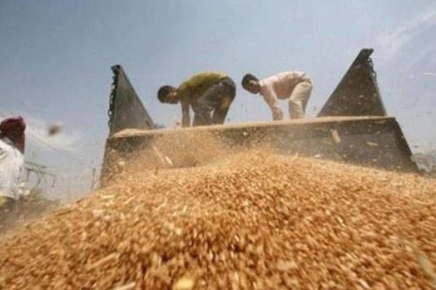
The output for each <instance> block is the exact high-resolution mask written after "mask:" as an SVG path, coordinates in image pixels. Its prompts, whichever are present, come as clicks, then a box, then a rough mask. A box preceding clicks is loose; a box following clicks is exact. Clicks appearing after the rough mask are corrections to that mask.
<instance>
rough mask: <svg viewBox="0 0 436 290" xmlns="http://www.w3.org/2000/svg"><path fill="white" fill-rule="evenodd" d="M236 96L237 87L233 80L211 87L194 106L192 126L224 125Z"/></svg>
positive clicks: (223, 81)
mask: <svg viewBox="0 0 436 290" xmlns="http://www.w3.org/2000/svg"><path fill="white" fill-rule="evenodd" d="M235 95H236V85H235V83H234V82H233V80H232V79H231V78H225V79H223V80H222V81H221V82H219V83H217V84H215V85H213V86H211V87H210V88H209V89H208V90H207V91H206V92H205V93H204V94H203V95H202V96H201V97H200V98H199V99H198V100H197V101H196V102H195V103H194V104H192V109H193V110H194V113H195V115H194V121H193V123H192V126H205V125H206V126H207V125H213V124H223V123H224V121H225V119H226V116H227V113H228V111H229V107H230V105H231V104H232V102H233V99H234V98H235Z"/></svg>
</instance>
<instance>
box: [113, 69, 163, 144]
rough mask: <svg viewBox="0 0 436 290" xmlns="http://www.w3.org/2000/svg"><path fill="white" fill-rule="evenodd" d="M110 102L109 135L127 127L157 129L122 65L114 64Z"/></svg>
mask: <svg viewBox="0 0 436 290" xmlns="http://www.w3.org/2000/svg"><path fill="white" fill-rule="evenodd" d="M112 72H113V73H114V76H113V83H112V90H111V95H110V102H109V113H108V114H109V122H108V123H109V124H108V125H109V135H110V136H111V135H113V134H115V133H116V132H119V131H121V130H124V129H127V128H135V129H144V130H147V129H155V128H156V125H155V123H154V122H153V120H152V118H151V117H150V115H149V114H148V112H147V110H146V109H145V107H144V105H143V104H142V102H141V100H140V99H139V97H138V95H137V94H136V92H135V89H134V88H133V86H132V84H131V83H130V81H129V79H128V77H127V75H126V73H125V72H124V70H123V68H122V66H121V65H114V66H112Z"/></svg>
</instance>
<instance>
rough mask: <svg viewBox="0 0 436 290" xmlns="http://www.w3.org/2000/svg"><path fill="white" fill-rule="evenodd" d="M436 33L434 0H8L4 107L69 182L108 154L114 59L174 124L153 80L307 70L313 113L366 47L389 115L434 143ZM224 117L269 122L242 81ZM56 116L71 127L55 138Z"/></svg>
mask: <svg viewBox="0 0 436 290" xmlns="http://www.w3.org/2000/svg"><path fill="white" fill-rule="evenodd" d="M330 2H331V3H330ZM434 35H436V2H435V1H430V0H418V1H406V0H402V1H398V0H385V1H379V0H377V1H376V0H368V1H359V2H358V1H346V0H336V1H321V0H315V1H291V0H270V1H253V0H221V1H212V0H201V1H199V0H183V1H182V0H149V1H141V0H130V1H120V0H118V1H115V0H94V1H89V0H87V1H85V0H75V1H68V0H56V1H54V0H39V1H28V0H1V1H0V37H1V40H2V41H1V43H2V44H1V45H0V65H1V70H0V88H1V90H0V116H1V117H4V116H9V115H17V114H21V115H23V116H24V117H25V118H26V120H27V123H28V139H27V140H28V146H27V152H26V159H27V160H30V161H35V162H39V163H42V164H45V165H47V166H49V169H50V170H51V171H54V172H56V173H57V174H58V175H59V178H61V179H62V178H64V179H65V180H67V179H71V176H78V175H79V174H87V175H89V172H90V171H91V170H92V169H93V168H97V169H98V168H99V166H100V164H101V161H102V154H103V149H104V142H105V138H106V137H107V134H108V127H107V120H108V117H107V110H108V100H109V93H110V85H111V81H112V72H111V70H110V67H111V66H112V65H114V64H121V65H122V66H123V67H124V69H125V71H126V72H127V74H128V76H129V78H130V81H131V82H132V84H133V86H134V87H135V89H136V91H137V93H138V95H139V96H140V97H141V99H142V101H143V103H144V104H145V106H146V108H147V109H148V111H149V113H150V114H151V116H152V117H153V119H154V120H155V122H157V123H163V124H165V125H167V126H171V125H172V124H173V123H175V122H176V120H177V119H178V118H180V108H179V107H178V106H168V105H162V104H160V103H159V102H158V101H157V100H156V97H155V96H156V90H157V89H158V88H159V87H160V86H161V85H163V84H172V85H178V84H179V83H180V82H182V81H183V80H184V79H186V78H187V77H189V76H190V75H192V74H195V73H198V72H201V71H205V70H211V69H213V70H222V71H224V72H226V73H228V74H229V75H230V76H231V77H232V78H233V79H234V80H235V81H236V82H237V83H238V84H239V83H240V79H241V77H242V75H243V74H244V73H246V72H251V73H254V74H255V75H257V76H259V77H266V76H269V75H272V74H274V73H277V72H280V71H286V70H294V69H295V70H303V71H306V72H307V73H308V74H309V75H311V77H312V79H313V80H314V84H315V87H314V90H313V93H312V96H311V99H310V100H309V104H308V112H307V114H308V116H309V117H311V116H315V115H316V113H317V112H318V110H319V109H320V108H321V107H322V105H323V104H324V102H325V101H326V100H327V98H328V96H329V95H330V94H331V92H332V91H333V90H334V88H335V87H336V85H337V84H338V82H339V81H340V79H341V78H342V76H343V75H344V73H345V72H346V70H347V69H348V67H349V66H350V64H351V62H352V61H353V60H354V58H355V57H356V55H357V54H358V52H359V51H360V49H361V48H366V47H371V48H374V49H375V52H374V53H373V55H372V58H373V61H374V64H375V69H376V71H377V74H378V82H379V87H380V91H381V93H382V97H383V100H384V102H385V106H386V109H387V111H388V113H389V115H391V116H395V117H397V119H398V121H399V122H400V125H401V127H402V129H403V131H404V133H405V134H406V137H407V140H408V142H409V144H410V146H411V148H412V150H413V151H414V152H422V151H424V152H425V151H429V150H433V149H436V130H435V129H434V125H433V124H436V112H435V104H436V101H435V98H436V96H435V92H436V40H434V39H435V38H434ZM228 117H229V119H230V122H249V121H267V120H270V119H271V113H270V111H269V109H268V107H267V106H266V105H265V103H264V102H263V100H262V99H261V98H260V97H258V96H253V95H250V94H248V93H246V92H245V91H243V90H242V89H241V88H240V86H239V87H238V92H237V98H236V99H235V101H234V104H233V106H232V107H231V110H230V112H229V115H228ZM52 122H61V123H62V124H63V125H64V127H63V131H62V132H61V133H60V134H58V135H56V136H54V137H49V136H47V134H46V133H45V130H46V127H47V125H48V124H50V123H52ZM75 182H77V179H76V180H75ZM68 187H69V185H68V186H66V188H68Z"/></svg>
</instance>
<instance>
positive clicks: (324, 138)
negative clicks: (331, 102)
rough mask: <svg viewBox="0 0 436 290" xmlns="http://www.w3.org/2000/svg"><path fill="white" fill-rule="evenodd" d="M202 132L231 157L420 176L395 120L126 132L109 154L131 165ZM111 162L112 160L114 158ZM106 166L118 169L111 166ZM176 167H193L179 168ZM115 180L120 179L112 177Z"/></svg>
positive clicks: (167, 151) (335, 120)
mask: <svg viewBox="0 0 436 290" xmlns="http://www.w3.org/2000/svg"><path fill="white" fill-rule="evenodd" d="M201 132H208V133H210V134H211V135H212V136H214V137H216V139H217V140H219V142H220V144H222V146H223V148H224V149H229V150H228V152H229V153H230V152H233V150H235V149H238V148H243V149H249V148H258V147H259V146H260V147H267V148H269V149H271V150H273V151H274V152H277V153H278V154H283V155H289V154H299V155H300V156H307V157H315V158H321V159H328V160H335V161H339V162H345V163H352V164H356V165H361V166H365V167H373V168H379V169H386V170H393V171H403V172H418V171H419V170H418V167H417V166H416V164H415V163H414V162H413V160H412V153H411V151H410V149H409V147H408V145H407V142H406V140H405V138H404V136H403V134H402V132H401V129H400V127H399V125H398V123H397V121H396V120H395V118H392V117H322V118H315V119H313V120H305V121H300V120H291V121H282V122H269V123H256V124H234V125H220V126H204V127H196V128H187V129H163V130H151V131H138V132H136V133H130V132H129V133H128V134H126V135H123V132H120V134H117V135H115V136H114V137H112V138H109V139H108V142H107V146H108V151H109V152H112V153H113V154H115V155H116V156H117V158H121V159H122V160H123V161H124V162H125V164H128V163H129V161H133V160H135V158H136V154H140V152H141V150H147V149H150V150H151V148H152V146H153V144H154V142H155V141H156V140H158V139H159V138H165V136H167V137H170V138H169V139H170V140H183V138H185V137H186V136H187V135H186V134H201ZM183 146H184V144H183V142H180V143H178V142H174V143H173V144H170V146H169V147H168V148H167V149H163V150H164V151H163V152H162V153H163V154H165V155H166V156H168V157H169V158H170V159H171V158H172V157H175V155H174V154H178V153H177V152H182V151H183V150H184V149H183V148H182V147H183ZM205 146H206V147H207V144H205ZM179 147H180V148H179ZM107 157H108V160H110V155H108V156H107ZM175 159H177V158H175ZM119 160H120V159H117V162H119ZM105 166H107V168H114V166H111V164H110V162H108V163H107V164H106V165H105ZM174 167H187V166H185V165H184V164H174ZM188 167H189V166H188ZM107 172H109V171H107ZM110 174H111V175H116V174H117V173H116V172H113V171H112V172H110ZM102 184H104V182H102Z"/></svg>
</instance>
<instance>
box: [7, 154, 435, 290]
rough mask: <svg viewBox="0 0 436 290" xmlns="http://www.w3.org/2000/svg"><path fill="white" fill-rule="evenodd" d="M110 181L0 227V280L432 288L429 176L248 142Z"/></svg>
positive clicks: (101, 285)
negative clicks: (244, 147)
mask: <svg viewBox="0 0 436 290" xmlns="http://www.w3.org/2000/svg"><path fill="white" fill-rule="evenodd" d="M122 180H123V181H122V182H121V181H120V180H117V182H115V183H114V184H112V185H111V186H109V187H107V188H105V189H102V190H99V191H96V192H94V193H93V194H92V195H90V196H88V197H86V198H83V199H81V200H79V201H77V202H76V203H74V204H72V205H70V206H68V207H66V208H63V209H60V210H59V211H57V212H55V213H52V214H51V215H49V216H47V217H45V218H43V219H41V220H39V221H37V222H33V223H31V224H29V225H28V226H27V227H24V228H22V229H20V230H18V231H15V232H14V233H11V234H10V235H9V236H8V237H5V238H3V239H2V240H1V241H0V265H2V266H1V267H0V287H2V289H119V290H121V289H123V290H126V289H432V287H435V285H434V283H436V278H435V277H434V272H433V270H432V267H433V266H432V264H436V231H435V229H436V203H435V196H436V180H434V179H427V178H424V177H420V176H417V175H414V174H395V173H388V172H383V171H377V170H371V169H363V168H359V167H356V166H351V165H344V164H339V163H334V162H328V161H321V160H316V159H306V158H302V157H296V156H290V157H283V156H279V155H275V154H272V153H267V152H264V151H247V152H243V153H239V154H235V155H233V156H228V157H227V158H225V159H221V160H218V161H215V162H212V163H209V164H206V165H202V166H200V167H196V168H185V169H167V170H163V169H162V170H152V171H140V170H132V171H131V172H129V174H125V175H124V176H123V178H122ZM432 283H433V284H432ZM432 285H433V286H432Z"/></svg>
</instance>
